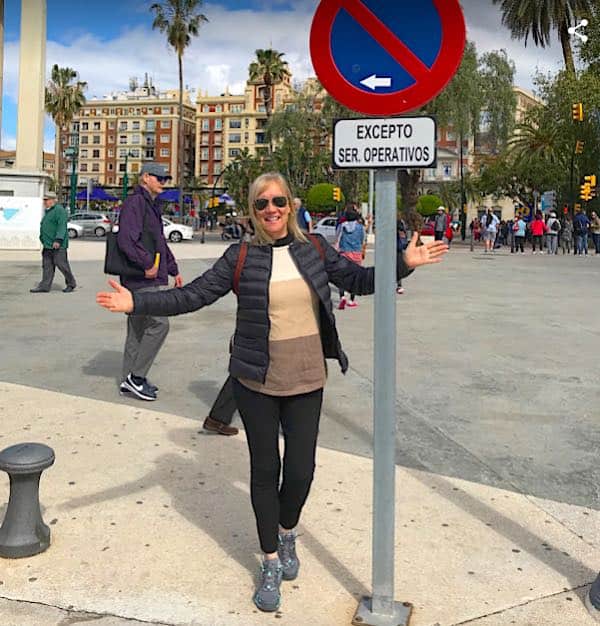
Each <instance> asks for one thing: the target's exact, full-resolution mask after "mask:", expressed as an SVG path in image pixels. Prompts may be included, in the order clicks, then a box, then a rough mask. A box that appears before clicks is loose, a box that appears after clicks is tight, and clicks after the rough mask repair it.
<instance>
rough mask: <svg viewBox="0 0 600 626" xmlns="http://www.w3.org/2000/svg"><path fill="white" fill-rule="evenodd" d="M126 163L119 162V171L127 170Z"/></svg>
mask: <svg viewBox="0 0 600 626" xmlns="http://www.w3.org/2000/svg"><path fill="white" fill-rule="evenodd" d="M126 171H127V170H126V169H125V163H119V172H126Z"/></svg>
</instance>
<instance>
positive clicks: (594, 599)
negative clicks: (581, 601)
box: [585, 574, 600, 622]
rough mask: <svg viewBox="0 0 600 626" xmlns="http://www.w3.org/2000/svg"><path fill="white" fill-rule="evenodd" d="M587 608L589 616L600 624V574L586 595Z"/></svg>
mask: <svg viewBox="0 0 600 626" xmlns="http://www.w3.org/2000/svg"><path fill="white" fill-rule="evenodd" d="M585 606H586V608H587V610H588V612H589V614H590V615H591V616H592V617H593V618H594V619H595V620H596V621H597V622H600V574H598V576H596V580H595V581H594V582H593V583H592V586H591V587H590V590H589V591H588V592H587V593H586V594H585Z"/></svg>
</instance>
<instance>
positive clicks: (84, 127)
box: [81, 122, 89, 130]
mask: <svg viewBox="0 0 600 626" xmlns="http://www.w3.org/2000/svg"><path fill="white" fill-rule="evenodd" d="M88 126H89V124H88V123H87V122H81V130H87V129H88Z"/></svg>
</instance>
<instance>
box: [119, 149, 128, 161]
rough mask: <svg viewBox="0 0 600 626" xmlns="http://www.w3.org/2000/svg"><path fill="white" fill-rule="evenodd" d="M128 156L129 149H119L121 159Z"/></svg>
mask: <svg viewBox="0 0 600 626" xmlns="http://www.w3.org/2000/svg"><path fill="white" fill-rule="evenodd" d="M126 154H127V148H119V158H120V159H124V158H125V155H126Z"/></svg>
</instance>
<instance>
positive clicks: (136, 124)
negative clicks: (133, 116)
mask: <svg viewBox="0 0 600 626" xmlns="http://www.w3.org/2000/svg"><path fill="white" fill-rule="evenodd" d="M138 115H139V113H138ZM139 129H140V123H139V121H135V122H131V130H139Z"/></svg>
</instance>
